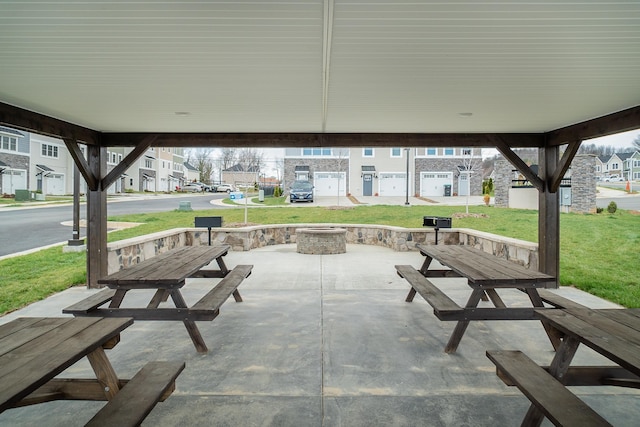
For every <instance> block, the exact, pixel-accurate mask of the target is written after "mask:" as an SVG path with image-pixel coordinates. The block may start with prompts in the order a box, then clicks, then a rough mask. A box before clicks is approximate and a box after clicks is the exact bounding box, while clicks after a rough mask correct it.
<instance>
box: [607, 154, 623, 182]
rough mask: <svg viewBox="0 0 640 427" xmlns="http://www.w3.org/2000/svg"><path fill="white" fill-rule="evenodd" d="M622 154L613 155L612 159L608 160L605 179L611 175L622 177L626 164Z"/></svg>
mask: <svg viewBox="0 0 640 427" xmlns="http://www.w3.org/2000/svg"><path fill="white" fill-rule="evenodd" d="M622 157H624V156H623V154H622V153H616V154H612V155H611V157H609V159H608V160H607V163H606V169H605V175H604V176H605V177H607V176H611V175H620V176H622V166H623V163H624V160H623V158H622Z"/></svg>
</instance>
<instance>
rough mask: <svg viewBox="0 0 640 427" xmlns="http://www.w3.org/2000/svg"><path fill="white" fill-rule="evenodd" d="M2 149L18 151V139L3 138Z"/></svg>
mask: <svg viewBox="0 0 640 427" xmlns="http://www.w3.org/2000/svg"><path fill="white" fill-rule="evenodd" d="M2 149H3V150H8V151H18V138H14V137H12V136H4V135H3V136H2Z"/></svg>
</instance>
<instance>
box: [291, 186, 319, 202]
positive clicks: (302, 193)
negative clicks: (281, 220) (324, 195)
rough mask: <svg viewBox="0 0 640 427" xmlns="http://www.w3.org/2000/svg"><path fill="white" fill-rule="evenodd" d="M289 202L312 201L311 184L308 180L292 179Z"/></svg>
mask: <svg viewBox="0 0 640 427" xmlns="http://www.w3.org/2000/svg"><path fill="white" fill-rule="evenodd" d="M289 202H290V203H294V202H313V185H311V183H310V182H309V181H294V182H293V185H292V186H291V191H290V192H289Z"/></svg>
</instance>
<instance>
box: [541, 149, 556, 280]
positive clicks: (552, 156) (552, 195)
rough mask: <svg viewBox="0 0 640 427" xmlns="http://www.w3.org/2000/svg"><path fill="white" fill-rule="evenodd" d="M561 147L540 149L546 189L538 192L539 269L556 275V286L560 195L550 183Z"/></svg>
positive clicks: (542, 174) (542, 175)
mask: <svg viewBox="0 0 640 427" xmlns="http://www.w3.org/2000/svg"><path fill="white" fill-rule="evenodd" d="M558 154H559V147H557V146H555V147H545V148H540V149H539V156H538V161H539V165H538V174H539V176H540V178H541V179H542V181H543V182H544V183H545V186H544V189H542V190H540V191H539V193H538V202H539V211H538V251H539V263H540V264H539V266H538V270H539V271H541V272H543V273H546V274H549V275H551V276H554V277H555V278H556V286H558V284H559V277H558V276H559V274H560V197H559V194H558V192H555V191H554V192H551V189H550V185H549V184H550V183H551V180H552V179H553V177H554V173H555V170H556V168H557V167H558V159H559V157H558Z"/></svg>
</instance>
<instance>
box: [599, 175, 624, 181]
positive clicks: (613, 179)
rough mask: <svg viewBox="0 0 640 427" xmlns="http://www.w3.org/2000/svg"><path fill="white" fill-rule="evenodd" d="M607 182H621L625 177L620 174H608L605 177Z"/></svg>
mask: <svg viewBox="0 0 640 427" xmlns="http://www.w3.org/2000/svg"><path fill="white" fill-rule="evenodd" d="M604 180H605V182H620V181H624V178H623V177H621V176H620V175H618V174H615V175H611V176H607V177H605V178H604Z"/></svg>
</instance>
